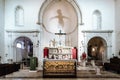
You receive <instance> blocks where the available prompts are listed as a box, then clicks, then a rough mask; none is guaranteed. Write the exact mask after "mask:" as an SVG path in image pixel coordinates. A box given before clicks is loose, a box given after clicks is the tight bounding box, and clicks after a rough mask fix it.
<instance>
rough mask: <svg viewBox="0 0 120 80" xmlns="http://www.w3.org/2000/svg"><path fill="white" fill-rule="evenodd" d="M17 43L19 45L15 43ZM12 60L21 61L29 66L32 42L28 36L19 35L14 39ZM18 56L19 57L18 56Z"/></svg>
mask: <svg viewBox="0 0 120 80" xmlns="http://www.w3.org/2000/svg"><path fill="white" fill-rule="evenodd" d="M17 44H19V46H18V45H17ZM14 51H15V52H14V54H13V56H14V58H16V59H14V61H16V62H21V61H22V62H23V61H24V63H25V65H26V66H29V62H30V57H32V56H33V42H32V40H31V39H30V38H29V37H26V36H19V37H17V38H16V39H15V40H14ZM18 56H19V57H18Z"/></svg>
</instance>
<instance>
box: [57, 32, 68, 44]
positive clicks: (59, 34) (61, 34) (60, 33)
mask: <svg viewBox="0 0 120 80" xmlns="http://www.w3.org/2000/svg"><path fill="white" fill-rule="evenodd" d="M55 35H58V36H59V45H60V46H61V45H62V41H61V37H62V36H63V35H66V33H62V31H61V30H59V33H55Z"/></svg>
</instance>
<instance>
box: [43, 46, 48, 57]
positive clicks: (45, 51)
mask: <svg viewBox="0 0 120 80" xmlns="http://www.w3.org/2000/svg"><path fill="white" fill-rule="evenodd" d="M48 53H49V49H48V48H46V47H45V48H44V58H48Z"/></svg>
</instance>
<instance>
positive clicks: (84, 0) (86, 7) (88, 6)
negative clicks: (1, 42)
mask: <svg viewBox="0 0 120 80" xmlns="http://www.w3.org/2000/svg"><path fill="white" fill-rule="evenodd" d="M77 2H78V4H79V6H80V9H81V11H82V15H83V23H84V28H83V29H85V30H87V29H90V30H91V29H92V14H93V12H94V11H95V10H99V11H100V12H101V15H102V29H103V30H112V29H114V26H115V22H114V20H115V12H114V11H115V9H114V8H115V7H114V0H77Z"/></svg>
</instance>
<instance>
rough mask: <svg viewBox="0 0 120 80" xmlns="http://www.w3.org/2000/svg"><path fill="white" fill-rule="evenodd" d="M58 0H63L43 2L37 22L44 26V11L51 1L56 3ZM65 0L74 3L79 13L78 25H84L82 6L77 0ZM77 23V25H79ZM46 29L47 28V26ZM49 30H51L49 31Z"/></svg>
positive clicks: (73, 5) (46, 0)
mask: <svg viewBox="0 0 120 80" xmlns="http://www.w3.org/2000/svg"><path fill="white" fill-rule="evenodd" d="M58 1H62V0H45V1H44V2H43V4H42V6H41V7H40V9H39V13H38V21H37V24H38V25H40V26H42V27H44V28H45V26H44V24H43V14H44V11H45V10H46V8H47V7H48V5H49V4H50V3H54V2H58ZM63 1H66V2H68V3H69V4H71V5H72V7H73V8H74V10H75V11H76V13H77V17H78V20H77V23H78V25H79V24H80V25H83V20H82V12H81V9H80V7H79V6H78V4H77V2H76V1H75V0H63ZM78 25H77V26H78ZM45 30H47V29H46V28H45ZM48 32H49V31H48Z"/></svg>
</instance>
